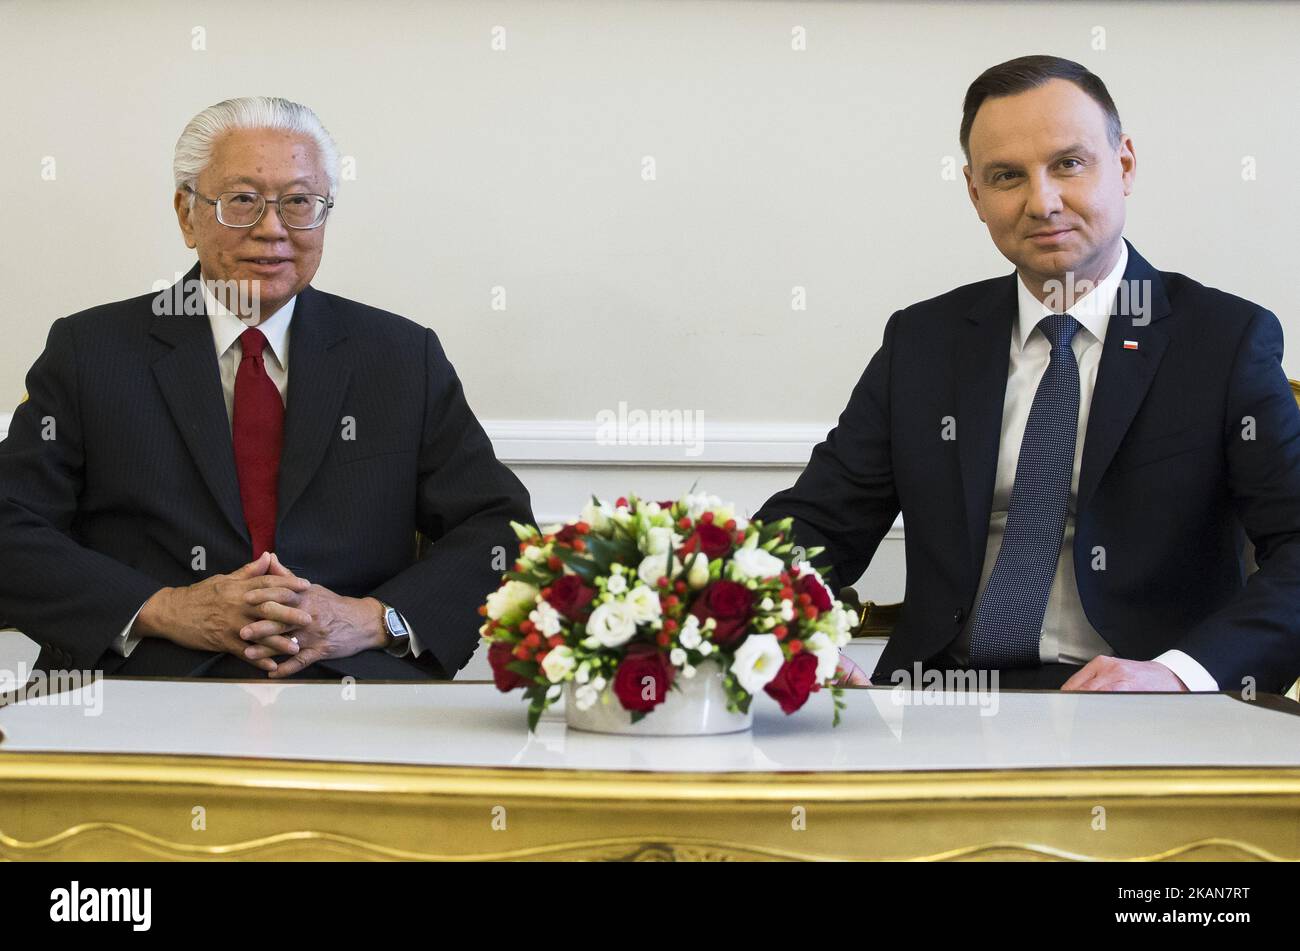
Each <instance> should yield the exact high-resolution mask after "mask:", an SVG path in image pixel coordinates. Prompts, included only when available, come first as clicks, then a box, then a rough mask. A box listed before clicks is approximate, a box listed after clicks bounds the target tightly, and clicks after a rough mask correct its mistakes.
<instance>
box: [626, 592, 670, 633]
mask: <svg viewBox="0 0 1300 951" xmlns="http://www.w3.org/2000/svg"><path fill="white" fill-rule="evenodd" d="M624 601H625V602H626V603H627V605H628V606H629V607H631V608H632V617H633V618H635V619H636V622H637V623H638V624H648V623H650V622H652V621H657V620H659V618H660V617H661V616H662V615H663V608H662V606H661V605H660V604H659V595H658V594H657V593H656V592H654V591H652V590H651V589H649V588H647V587H646V586H645V585H643V584H639V585H637V586H636V587H635V588H633V589H632V590H631V591H630V592H629V593H628V596H627V597H626V598H625V599H624Z"/></svg>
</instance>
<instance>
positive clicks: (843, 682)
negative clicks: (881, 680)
mask: <svg viewBox="0 0 1300 951" xmlns="http://www.w3.org/2000/svg"><path fill="white" fill-rule="evenodd" d="M835 683H836V684H837V685H838V686H841V687H870V686H871V678H870V677H868V676H867V672H866V671H865V670H863V669H862V668H861V667H859V666H858V665H857V664H855V663H853V661H851V660H850V659H849V655H848V654H846V653H844V652H843V651H840V665H839V667H838V668H837V669H836V671H835Z"/></svg>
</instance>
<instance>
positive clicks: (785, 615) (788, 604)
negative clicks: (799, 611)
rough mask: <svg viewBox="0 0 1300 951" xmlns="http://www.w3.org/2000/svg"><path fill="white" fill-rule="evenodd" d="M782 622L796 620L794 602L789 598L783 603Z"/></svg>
mask: <svg viewBox="0 0 1300 951" xmlns="http://www.w3.org/2000/svg"><path fill="white" fill-rule="evenodd" d="M781 620H782V621H793V620H794V602H793V601H791V600H790V599H789V598H786V599H785V600H783V601H782V602H781Z"/></svg>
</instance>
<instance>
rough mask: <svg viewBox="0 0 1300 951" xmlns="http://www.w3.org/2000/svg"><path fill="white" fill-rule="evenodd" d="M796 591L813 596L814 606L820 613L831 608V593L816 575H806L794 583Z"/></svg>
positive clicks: (798, 593)
mask: <svg viewBox="0 0 1300 951" xmlns="http://www.w3.org/2000/svg"><path fill="white" fill-rule="evenodd" d="M794 591H795V594H796V595H800V594H806V595H808V597H810V598H812V606H813V607H815V608H816V609H817V613H818V614H821V613H822V612H823V611H829V610H830V609H831V593H830V592H829V591H827V590H826V585H824V584H822V582H821V579H820V578H818V577H817V576H816V575H804V576H803V577H802V578H800V579H799V580H798V581H796V582H795V583H794Z"/></svg>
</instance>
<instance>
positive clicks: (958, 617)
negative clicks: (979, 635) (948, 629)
mask: <svg viewBox="0 0 1300 951" xmlns="http://www.w3.org/2000/svg"><path fill="white" fill-rule="evenodd" d="M964 620H966V611H965V609H964V608H958V609H957V610H956V611H953V612H952V623H953V624H960V623H961V622H962V621H964Z"/></svg>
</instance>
